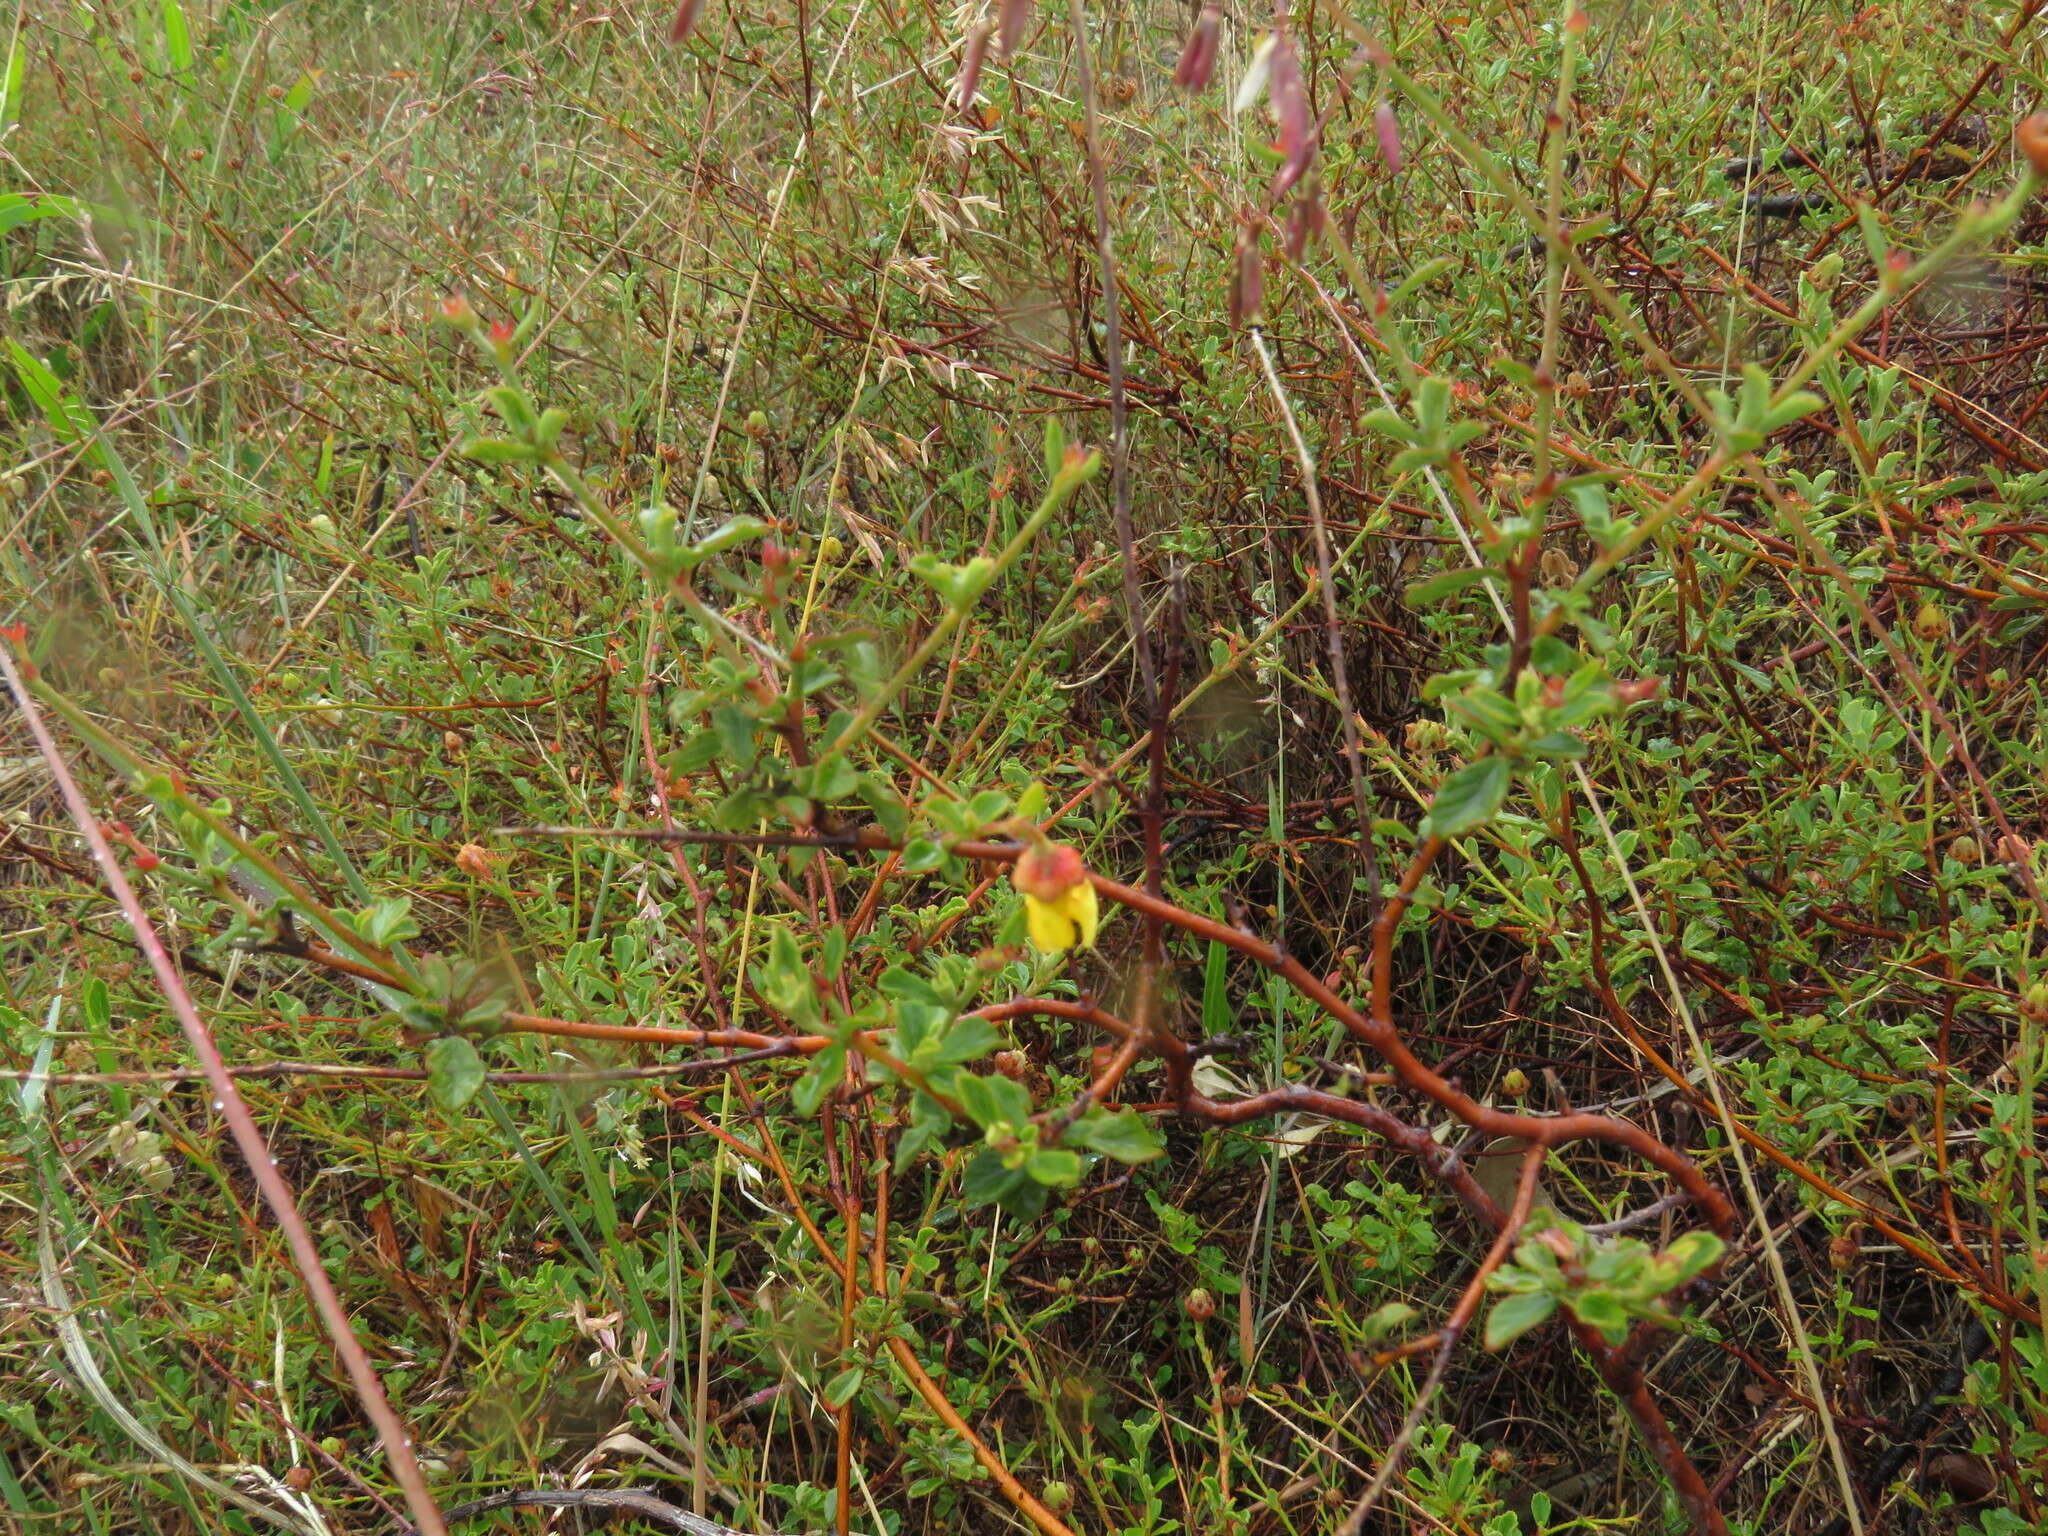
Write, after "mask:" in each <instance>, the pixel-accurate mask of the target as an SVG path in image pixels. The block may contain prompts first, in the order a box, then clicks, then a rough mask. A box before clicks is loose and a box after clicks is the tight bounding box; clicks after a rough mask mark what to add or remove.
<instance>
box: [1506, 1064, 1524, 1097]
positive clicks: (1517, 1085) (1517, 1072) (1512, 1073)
mask: <svg viewBox="0 0 2048 1536" xmlns="http://www.w3.org/2000/svg"><path fill="white" fill-rule="evenodd" d="M1500 1091H1501V1096H1502V1097H1503V1098H1508V1099H1519V1098H1521V1097H1522V1096H1523V1095H1524V1094H1526V1093H1527V1092H1528V1091H1529V1074H1528V1073H1526V1072H1524V1071H1523V1070H1522V1069H1521V1068H1520V1067H1510V1068H1508V1070H1507V1073H1506V1075H1505V1076H1503V1077H1502V1078H1501V1080H1500Z"/></svg>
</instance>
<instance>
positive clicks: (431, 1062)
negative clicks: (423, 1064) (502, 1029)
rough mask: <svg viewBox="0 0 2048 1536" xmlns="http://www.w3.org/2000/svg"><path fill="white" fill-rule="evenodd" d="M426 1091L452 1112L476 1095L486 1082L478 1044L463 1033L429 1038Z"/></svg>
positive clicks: (435, 1100) (437, 1102)
mask: <svg viewBox="0 0 2048 1536" xmlns="http://www.w3.org/2000/svg"><path fill="white" fill-rule="evenodd" d="M426 1058H427V1092H428V1093H430V1094H432V1095H433V1096H434V1102H435V1103H436V1104H438V1105H440V1106H441V1107H442V1108H443V1109H445V1110H448V1111H450V1112H453V1111H455V1110H458V1109H460V1108H462V1106H463V1105H465V1104H467V1103H468V1102H469V1101H470V1100H471V1099H473V1098H475V1097H476V1091H477V1089H479V1088H481V1087H483V1085H484V1061H483V1058H482V1057H481V1056H479V1055H477V1053H476V1047H475V1046H473V1045H471V1044H470V1043H469V1042H468V1041H467V1040H465V1039H464V1038H463V1037H462V1036H460V1035H443V1036H441V1038H440V1039H438V1040H429V1041H428V1042H427V1050H426Z"/></svg>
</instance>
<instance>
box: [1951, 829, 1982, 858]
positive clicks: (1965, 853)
mask: <svg viewBox="0 0 2048 1536" xmlns="http://www.w3.org/2000/svg"><path fill="white" fill-rule="evenodd" d="M1948 856H1949V857H1950V858H1952V859H1954V860H1955V861H1956V862H1957V863H1958V864H1975V863H1976V862H1977V861H1978V860H1979V859H1981V858H1983V857H1984V850H1983V849H1982V848H1981V847H1980V846H1979V845H1978V843H1977V839H1975V838H1974V837H1972V836H1970V834H1969V833H1967V832H1965V833H1964V834H1963V835H1962V836H1961V837H1958V838H1956V839H1955V840H1953V841H1952V842H1951V843H1950V844H1949V845H1948Z"/></svg>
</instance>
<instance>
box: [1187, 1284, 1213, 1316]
mask: <svg viewBox="0 0 2048 1536" xmlns="http://www.w3.org/2000/svg"><path fill="white" fill-rule="evenodd" d="M1181 1309H1182V1310H1183V1311H1185V1312H1186V1313H1187V1315H1188V1316H1189V1317H1191V1318H1193V1319H1194V1320H1195V1321H1196V1322H1198V1323H1206V1322H1207V1321H1209V1319H1210V1318H1212V1317H1214V1316H1215V1315H1216V1298H1215V1297H1214V1296H1211V1295H1210V1294H1209V1293H1208V1292H1207V1291H1206V1290H1204V1289H1202V1287H1201V1286H1199V1285H1198V1286H1196V1287H1195V1288H1194V1289H1193V1290H1192V1291H1189V1292H1188V1294H1187V1299H1186V1300H1185V1301H1183V1302H1182V1303H1181Z"/></svg>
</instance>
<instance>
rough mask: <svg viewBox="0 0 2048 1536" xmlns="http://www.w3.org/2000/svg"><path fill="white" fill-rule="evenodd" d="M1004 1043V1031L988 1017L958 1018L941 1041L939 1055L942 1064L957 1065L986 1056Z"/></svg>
mask: <svg viewBox="0 0 2048 1536" xmlns="http://www.w3.org/2000/svg"><path fill="white" fill-rule="evenodd" d="M1002 1043H1003V1035H1002V1031H1001V1030H999V1029H997V1028H996V1027H995V1025H993V1024H991V1023H989V1021H988V1020H987V1019H974V1018H966V1019H957V1020H955V1021H954V1023H953V1027H952V1028H951V1029H949V1030H947V1031H946V1035H945V1038H944V1039H943V1040H941V1041H940V1043H939V1049H938V1052H937V1057H938V1061H939V1064H940V1065H941V1066H948V1067H957V1066H960V1065H961V1064H962V1063H965V1062H969V1061H975V1060H978V1059H979V1058H981V1057H983V1056H986V1055H987V1054H988V1053H989V1052H990V1051H992V1050H994V1049H995V1048H996V1047H997V1046H999V1045H1001V1044H1002Z"/></svg>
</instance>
